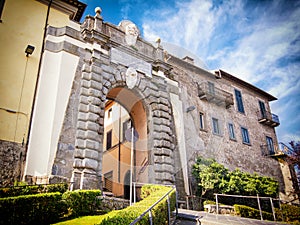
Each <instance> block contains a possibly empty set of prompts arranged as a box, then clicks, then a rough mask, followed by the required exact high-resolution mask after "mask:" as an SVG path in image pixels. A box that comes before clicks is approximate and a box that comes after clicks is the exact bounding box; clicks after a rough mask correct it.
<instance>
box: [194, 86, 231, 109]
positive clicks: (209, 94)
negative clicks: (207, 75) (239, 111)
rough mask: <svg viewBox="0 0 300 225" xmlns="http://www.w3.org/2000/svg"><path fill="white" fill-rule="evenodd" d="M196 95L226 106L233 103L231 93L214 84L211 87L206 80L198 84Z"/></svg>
mask: <svg viewBox="0 0 300 225" xmlns="http://www.w3.org/2000/svg"><path fill="white" fill-rule="evenodd" d="M198 96H199V98H200V99H206V100H207V101H210V102H213V103H215V104H217V105H225V107H226V108H229V107H230V106H231V105H233V104H234V101H233V95H232V94H230V93H229V92H226V91H224V90H222V89H219V88H216V87H214V86H213V87H211V86H209V84H208V83H206V82H204V83H201V84H198Z"/></svg>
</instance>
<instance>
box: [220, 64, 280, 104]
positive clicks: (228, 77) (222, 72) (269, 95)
mask: <svg viewBox="0 0 300 225" xmlns="http://www.w3.org/2000/svg"><path fill="white" fill-rule="evenodd" d="M219 72H220V73H221V78H227V79H228V80H233V81H235V82H237V83H239V84H241V85H243V86H244V87H247V88H250V89H252V90H254V91H255V92H258V93H259V94H261V95H263V96H266V97H267V98H268V101H274V100H277V98H276V97H274V96H273V95H271V94H269V93H267V92H265V91H263V90H262V89H260V88H258V87H256V86H254V85H252V84H250V83H248V82H246V81H243V80H241V79H239V78H237V77H236V76H233V75H231V74H229V73H227V72H225V71H224V70H221V69H220V70H219V71H215V73H219Z"/></svg>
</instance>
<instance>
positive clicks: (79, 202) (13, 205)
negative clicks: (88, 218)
mask: <svg viewBox="0 0 300 225" xmlns="http://www.w3.org/2000/svg"><path fill="white" fill-rule="evenodd" d="M100 195H101V191H100V190H77V191H72V192H71V191H67V192H65V193H64V194H61V193H59V192H55V193H43V194H36V195H21V196H16V197H8V198H0V224H50V223H54V222H57V221H59V219H60V218H62V217H63V216H80V215H87V214H89V215H90V214H93V213H94V212H95V211H96V210H97V208H98V204H100V198H99V199H98V198H97V196H100Z"/></svg>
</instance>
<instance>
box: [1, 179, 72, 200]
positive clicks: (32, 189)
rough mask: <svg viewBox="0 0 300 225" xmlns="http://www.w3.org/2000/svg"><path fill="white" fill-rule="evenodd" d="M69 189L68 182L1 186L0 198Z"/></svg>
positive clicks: (62, 191) (61, 191)
mask: <svg viewBox="0 0 300 225" xmlns="http://www.w3.org/2000/svg"><path fill="white" fill-rule="evenodd" d="M67 190H68V184H67V183H62V184H49V185H24V186H14V187H8V188H0V198H6V197H15V196H20V195H32V194H41V193H52V192H60V193H64V192H66V191H67Z"/></svg>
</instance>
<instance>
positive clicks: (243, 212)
mask: <svg viewBox="0 0 300 225" xmlns="http://www.w3.org/2000/svg"><path fill="white" fill-rule="evenodd" d="M234 210H235V213H236V214H237V215H239V216H241V217H246V218H252V219H258V220H260V219H261V218H260V212H259V210H258V209H254V208H251V207H249V206H245V205H234ZM262 216H263V219H264V220H274V217H273V214H272V213H268V212H264V211H262Z"/></svg>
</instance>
